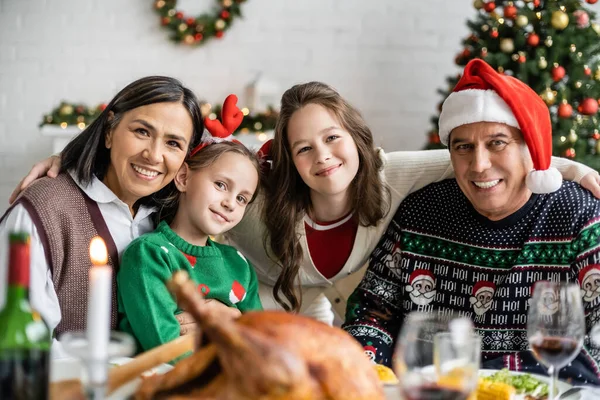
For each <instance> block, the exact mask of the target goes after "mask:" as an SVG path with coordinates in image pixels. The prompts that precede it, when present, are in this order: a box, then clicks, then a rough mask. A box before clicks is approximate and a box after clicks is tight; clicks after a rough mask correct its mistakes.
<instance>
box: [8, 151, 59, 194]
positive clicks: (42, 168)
mask: <svg viewBox="0 0 600 400" xmlns="http://www.w3.org/2000/svg"><path fill="white" fill-rule="evenodd" d="M58 171H60V157H59V156H50V157H48V158H46V159H45V160H43V161H40V162H38V163H36V164H35V165H34V166H33V167H32V168H31V170H30V171H29V173H28V174H27V176H26V177H25V178H23V179H21V182H19V184H18V185H17V187H16V188H15V190H13V192H12V193H11V195H10V197H9V198H8V203H9V204H12V203H14V201H15V200H16V199H17V197H18V196H19V194H20V193H21V192H22V191H23V190H25V188H26V187H27V186H29V185H31V184H32V183H33V182H34V181H35V180H36V179H38V178H42V177H43V176H44V175H45V176H49V177H50V178H56V176H57V175H58Z"/></svg>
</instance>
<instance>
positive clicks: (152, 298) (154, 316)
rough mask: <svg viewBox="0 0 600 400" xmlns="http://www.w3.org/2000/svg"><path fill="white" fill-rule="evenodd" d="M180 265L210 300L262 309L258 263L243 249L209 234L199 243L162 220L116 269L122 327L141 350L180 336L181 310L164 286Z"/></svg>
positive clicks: (133, 244) (135, 243) (129, 249)
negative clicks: (208, 236)
mask: <svg viewBox="0 0 600 400" xmlns="http://www.w3.org/2000/svg"><path fill="white" fill-rule="evenodd" d="M179 270H184V271H186V272H187V273H188V274H189V275H190V278H191V279H193V280H194V281H195V282H196V283H197V284H198V291H200V292H202V293H203V294H204V296H205V297H206V298H207V299H215V300H218V301H220V302H222V303H224V304H225V305H227V306H229V307H235V308H237V309H238V310H240V311H241V312H246V311H253V310H261V309H262V305H261V303H260V299H259V297H258V280H257V279H256V274H255V272H254V268H253V267H252V266H251V265H250V263H249V262H248V261H247V260H246V258H245V257H244V256H243V255H242V253H240V252H239V251H237V250H236V249H235V248H233V247H231V246H227V245H224V244H220V243H216V242H213V241H212V240H210V239H208V240H207V242H206V246H194V245H192V244H190V243H188V242H186V241H185V240H183V239H182V238H181V237H180V236H179V235H177V234H176V233H175V232H173V230H172V229H171V228H170V227H169V225H168V224H167V223H166V222H164V221H163V222H161V223H160V224H159V225H158V227H157V228H156V230H155V231H154V232H151V233H147V234H145V235H142V236H140V237H139V238H137V239H135V240H134V241H133V242H131V244H130V245H129V247H127V249H126V250H125V252H124V253H123V257H122V259H121V265H120V269H119V272H118V274H117V287H118V305H119V315H120V317H121V320H120V323H119V328H120V329H121V330H122V331H124V332H128V333H130V334H132V335H133V336H134V337H135V339H136V341H137V344H138V351H145V350H149V349H151V348H154V347H156V346H159V345H161V344H163V343H166V342H169V341H171V340H173V339H175V338H177V337H178V336H179V328H180V326H179V323H178V322H177V319H176V318H175V316H176V315H177V314H179V313H181V312H182V310H181V309H180V308H179V307H178V306H177V303H176V301H175V299H174V298H173V296H172V295H171V294H170V292H169V291H168V289H167V287H166V286H165V282H166V281H167V280H168V279H169V278H171V276H172V275H173V273H174V272H175V271H179Z"/></svg>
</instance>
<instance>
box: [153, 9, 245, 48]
mask: <svg viewBox="0 0 600 400" xmlns="http://www.w3.org/2000/svg"><path fill="white" fill-rule="evenodd" d="M244 1H245V0H216V5H215V7H214V9H213V12H211V13H204V14H201V15H199V16H197V17H192V16H188V15H185V14H184V13H183V12H182V11H178V10H177V9H176V8H177V0H156V1H155V2H154V8H155V9H156V11H157V12H158V14H159V15H160V16H161V20H160V22H161V24H162V25H163V26H164V27H165V28H167V29H168V30H170V31H171V39H172V40H173V41H175V42H178V43H181V42H183V43H185V44H187V45H201V44H203V43H204V42H206V41H207V40H208V39H210V38H213V37H216V38H221V37H223V34H224V32H225V31H226V30H227V29H229V27H230V26H231V24H232V23H233V20H234V19H235V18H236V17H241V16H242V13H241V6H240V4H241V3H243V2H244Z"/></svg>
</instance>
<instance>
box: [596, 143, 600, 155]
mask: <svg viewBox="0 0 600 400" xmlns="http://www.w3.org/2000/svg"><path fill="white" fill-rule="evenodd" d="M596 153H600V140H598V141H596Z"/></svg>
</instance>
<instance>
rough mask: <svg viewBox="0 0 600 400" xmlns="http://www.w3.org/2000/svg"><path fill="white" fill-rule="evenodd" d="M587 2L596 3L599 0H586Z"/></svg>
mask: <svg viewBox="0 0 600 400" xmlns="http://www.w3.org/2000/svg"><path fill="white" fill-rule="evenodd" d="M585 2H586V3H588V4H596V3H597V2H598V0H585Z"/></svg>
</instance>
